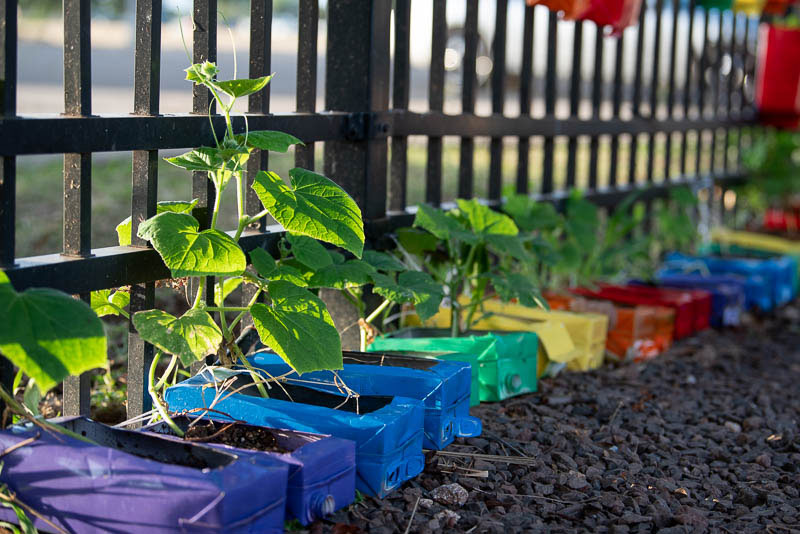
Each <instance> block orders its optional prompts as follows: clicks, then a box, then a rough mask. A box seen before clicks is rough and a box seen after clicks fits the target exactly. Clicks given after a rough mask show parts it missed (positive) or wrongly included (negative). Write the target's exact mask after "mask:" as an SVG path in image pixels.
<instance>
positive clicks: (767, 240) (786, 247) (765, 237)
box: [711, 228, 800, 256]
mask: <svg viewBox="0 0 800 534" xmlns="http://www.w3.org/2000/svg"><path fill="white" fill-rule="evenodd" d="M711 240H712V241H714V242H715V243H718V244H719V245H721V246H726V245H727V246H731V245H736V246H739V247H742V248H748V249H753V250H763V251H764V252H773V253H775V254H790V255H793V256H794V255H800V241H792V240H791V239H785V238H783V237H778V236H775V235H769V234H759V233H756V232H742V231H735V230H728V229H727V228H715V229H714V230H712V231H711Z"/></svg>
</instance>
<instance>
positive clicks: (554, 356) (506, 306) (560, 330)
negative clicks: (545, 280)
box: [414, 300, 608, 376]
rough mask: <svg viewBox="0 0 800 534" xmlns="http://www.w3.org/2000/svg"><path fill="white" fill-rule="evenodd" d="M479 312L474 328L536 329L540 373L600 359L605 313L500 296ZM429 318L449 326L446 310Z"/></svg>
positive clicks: (583, 366) (591, 366) (578, 368)
mask: <svg viewBox="0 0 800 534" xmlns="http://www.w3.org/2000/svg"><path fill="white" fill-rule="evenodd" d="M482 313H484V314H489V315H488V317H485V318H483V319H481V320H480V321H479V322H478V323H477V324H475V325H474V326H473V327H474V328H476V329H479V330H498V331H527V332H536V334H537V336H538V337H539V347H540V351H539V356H540V357H539V376H544V375H545V373H546V374H554V373H555V372H557V371H558V370H559V369H560V368H563V367H564V364H566V366H567V368H568V369H570V370H576V371H585V370H589V369H595V368H597V367H599V366H600V365H601V364H602V363H603V358H604V355H605V344H606V332H607V331H608V317H606V316H604V315H600V314H594V313H586V314H584V313H581V314H578V313H572V312H566V311H547V310H543V309H539V308H528V307H526V306H522V305H521V304H510V303H504V302H501V301H499V300H489V301H487V302H485V303H484V304H483V308H482ZM414 319H415V320H416V321H419V319H418V318H416V317H414ZM430 321H431V322H433V324H435V325H436V326H440V327H447V326H449V325H450V313H449V310H441V311H440V312H439V313H438V314H437V315H435V316H434V317H433V318H432V319H430ZM565 334H566V335H565Z"/></svg>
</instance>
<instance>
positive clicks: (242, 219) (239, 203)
mask: <svg viewBox="0 0 800 534" xmlns="http://www.w3.org/2000/svg"><path fill="white" fill-rule="evenodd" d="M236 208H237V209H238V210H239V225H238V226H237V227H236V235H235V236H233V240H234V241H239V237H240V236H241V235H242V232H243V231H244V229H245V227H247V225H248V224H250V223H249V222H248V221H247V215H245V213H244V190H243V188H242V171H237V172H236Z"/></svg>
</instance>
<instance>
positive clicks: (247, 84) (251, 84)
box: [211, 75, 272, 98]
mask: <svg viewBox="0 0 800 534" xmlns="http://www.w3.org/2000/svg"><path fill="white" fill-rule="evenodd" d="M271 79H272V76H271V75H270V76H262V77H261V78H255V79H252V80H249V79H246V78H245V79H240V80H224V81H213V82H211V85H213V86H214V87H215V88H217V89H219V90H220V91H222V92H223V93H225V94H227V95H230V96H232V97H234V98H239V97H242V96H247V95H252V94H253V93H257V92H259V91H260V90H262V89H263V88H265V87H266V86H267V84H268V83H269V81H270V80H271Z"/></svg>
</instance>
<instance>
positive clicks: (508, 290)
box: [486, 273, 545, 308]
mask: <svg viewBox="0 0 800 534" xmlns="http://www.w3.org/2000/svg"><path fill="white" fill-rule="evenodd" d="M486 276H487V278H489V280H490V281H491V283H492V287H494V289H495V291H496V292H497V295H498V296H499V297H500V299H501V300H503V301H504V302H508V301H510V300H512V299H517V300H518V301H519V303H520V304H522V305H523V306H528V307H531V308H534V307H537V306H538V307H545V304H544V298H542V294H541V292H540V291H539V288H538V287H537V286H536V285H535V284H534V283H533V282H532V281H531V280H530V278H528V277H527V276H524V275H522V274H519V273H491V274H488V275H486Z"/></svg>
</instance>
